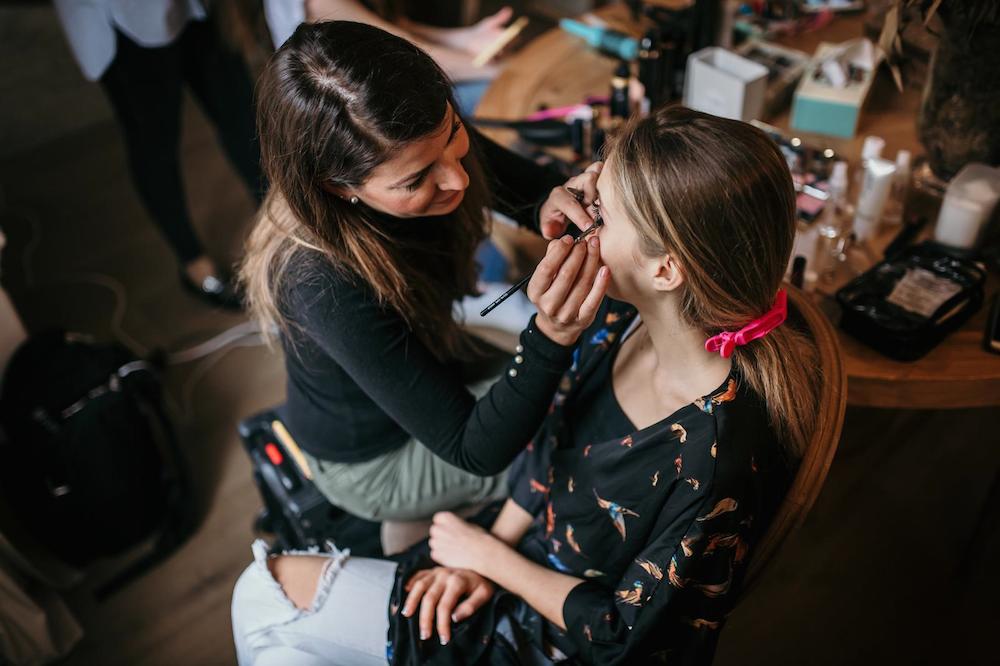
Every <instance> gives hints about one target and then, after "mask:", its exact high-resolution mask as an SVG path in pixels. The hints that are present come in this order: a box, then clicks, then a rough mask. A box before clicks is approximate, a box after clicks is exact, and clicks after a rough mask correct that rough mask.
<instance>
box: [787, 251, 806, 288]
mask: <svg viewBox="0 0 1000 666" xmlns="http://www.w3.org/2000/svg"><path fill="white" fill-rule="evenodd" d="M805 280H806V258H805V257H803V256H802V255H799V256H797V257H795V259H794V260H793V261H792V276H791V278H789V282H791V283H792V286H793V287H797V288H799V289H802V288H803V287H804V286H805Z"/></svg>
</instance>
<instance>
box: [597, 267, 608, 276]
mask: <svg viewBox="0 0 1000 666" xmlns="http://www.w3.org/2000/svg"><path fill="white" fill-rule="evenodd" d="M609 272H610V271H608V267H607V266H601V270H599V271H597V274H598V275H600V276H601V277H608V273H609Z"/></svg>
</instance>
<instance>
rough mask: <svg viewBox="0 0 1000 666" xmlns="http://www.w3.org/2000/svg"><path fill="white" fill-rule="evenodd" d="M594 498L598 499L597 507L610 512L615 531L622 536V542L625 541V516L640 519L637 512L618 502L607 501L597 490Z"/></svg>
mask: <svg viewBox="0 0 1000 666" xmlns="http://www.w3.org/2000/svg"><path fill="white" fill-rule="evenodd" d="M594 497H596V498H597V505H598V506H600V507H601V508H602V509H604V510H605V511H607V512H608V516H610V517H611V522H612V523H614V526H615V529H616V530H618V533H619V534H621V535H622V541H624V540H625V516H632V517H635V518H638V517H639V514H637V513H636V512H635V511H632V510H631V509H626V508H625V507H623V506H622V505H620V504H617V503H616V502H612V501H610V500H606V499H604V498H602V497H601V496H600V495H598V494H597V489H594Z"/></svg>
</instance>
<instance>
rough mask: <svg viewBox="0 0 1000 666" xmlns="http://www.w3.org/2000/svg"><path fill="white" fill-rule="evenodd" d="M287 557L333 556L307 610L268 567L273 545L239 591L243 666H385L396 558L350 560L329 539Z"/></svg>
mask: <svg viewBox="0 0 1000 666" xmlns="http://www.w3.org/2000/svg"><path fill="white" fill-rule="evenodd" d="M327 545H328V547H329V549H330V552H329V553H324V552H320V551H319V550H318V549H315V550H312V551H309V552H302V551H298V552H291V553H286V554H287V555H307V554H308V555H319V556H327V557H329V562H327V564H326V566H325V567H324V569H323V574H322V575H321V576H320V581H319V585H318V586H317V588H316V596H315V598H314V599H313V603H312V606H311V607H310V608H309V609H308V610H302V609H299V608H296V607H295V605H294V604H293V603H292V602H291V601H290V600H289V599H288V597H286V596H285V593H284V591H283V590H282V589H281V586H280V585H279V584H278V581H276V580H275V579H274V577H273V576H272V575H271V571H270V569H268V566H267V543H265V542H264V541H262V540H260V539H258V540H257V541H255V542H254V544H253V547H252V548H253V555H254V561H253V563H252V564H250V566H249V567H247V569H246V571H244V572H243V574H242V575H241V576H240V578H239V580H238V581H237V582H236V587H235V589H234V590H233V637H234V639H235V641H236V658H237V660H238V662H239V664H240V666H251V665H252V666H279V665H280V666H284V665H286V664H287V665H294V666H300V665H301V666H375V665H376V664H377V665H378V666H385V664H386V663H388V661H387V657H386V647H387V635H388V631H389V612H388V607H389V597H390V595H391V594H392V586H393V582H394V581H395V574H396V563H395V562H389V561H386V560H376V559H370V558H365V557H351V556H350V551H348V550H343V551H341V550H337V549H336V548H335V547H333V544H330V543H329V542H328V544H327Z"/></svg>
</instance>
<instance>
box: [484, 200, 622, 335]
mask: <svg viewBox="0 0 1000 666" xmlns="http://www.w3.org/2000/svg"><path fill="white" fill-rule="evenodd" d="M566 189H567V190H568V191H569V193H570V194H572V195H573V198H574V199H576V200H577V201H578V202H582V201H583V190H578V189H576V188H575V187H567V188H566ZM603 224H604V220H602V219H601V215H600V213H598V214H597V217H595V218H594V223H593V224H592V225H590V226H589V227H587V228H586V229H584V230H583V232H582V233H581V234H580V235H579V236H577V237H576V238H574V239H573V245H576V244H577V243H579V242H580V241H582V240H583V239H585V238H586V237H587V236H589V235H590V234H592V233H594V232H595V231H597V229H598V228H600V227H601V226H602V225H603ZM534 274H535V271H534V270H532V271H531V272H530V273H528V275H527V276H525V277H524V278H523V279H522V280H520V281H519V282H518V283H517V284H515V285H514V286H513V287H511V288H510V289H508V290H507V291H505V292H504V293H502V294H500V296H499V297H497V299H496V300H495V301H493V302H492V303H490V304H489V305H487V306H486V307H485V308H483V309H482V311H481V312H480V313H479V316H480V317H485V316H486V315H488V314H489V313H490V312H492V311H493V310H494V308H496V307H497V306H498V305H500V304H501V303H503V302H504V301H506V300H507V299H508V298H510V297H511V296H513V295H514V292H516V291H520V290H521V289H523V288H524V285H526V284H528V282H529V281H530V280H531V276H532V275H534Z"/></svg>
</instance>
